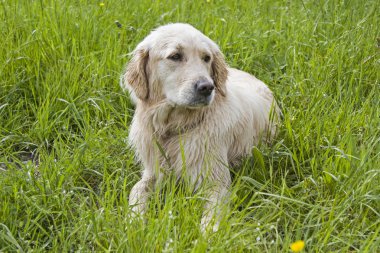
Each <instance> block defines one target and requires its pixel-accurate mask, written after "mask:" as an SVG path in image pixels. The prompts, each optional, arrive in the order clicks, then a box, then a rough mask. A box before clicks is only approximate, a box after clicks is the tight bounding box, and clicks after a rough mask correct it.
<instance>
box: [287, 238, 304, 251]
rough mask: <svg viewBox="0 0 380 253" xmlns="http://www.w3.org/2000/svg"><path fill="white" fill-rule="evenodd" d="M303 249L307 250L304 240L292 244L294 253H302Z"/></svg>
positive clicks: (291, 247)
mask: <svg viewBox="0 0 380 253" xmlns="http://www.w3.org/2000/svg"><path fill="white" fill-rule="evenodd" d="M303 248H305V242H304V241H302V240H298V241H295V242H293V243H292V244H290V249H291V250H292V251H293V252H300V251H301V250H303Z"/></svg>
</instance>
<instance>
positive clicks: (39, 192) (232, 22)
mask: <svg viewBox="0 0 380 253" xmlns="http://www.w3.org/2000/svg"><path fill="white" fill-rule="evenodd" d="M379 13H380V1H376V0H368V1H360V0H346V1H344V0H325V1H322V0H321V1H310V0H303V1H298V0H296V1H280V0H268V1H266V0H254V1H217V0H207V1H174V0H169V1H147V0H141V1H130V0H128V1H127V0H120V1H102V2H101V1H86V0H66V1H65V0H57V1H53V0H39V1H32V0H14V1H12V0H2V1H0V252H44V251H51V252H77V251H79V252H91V251H100V252H102V251H105V252H108V251H110V252H111V251H112V252H113V251H116V252H290V248H289V246H290V244H291V243H292V242H294V241H296V240H303V241H304V242H305V249H304V252H379V251H380V239H379V238H380V234H379V233H380V109H379V108H380V80H379V79H380V60H379V59H380V58H379V55H380V15H379ZM170 22H186V23H190V24H192V25H193V26H195V27H197V28H198V29H199V30H201V31H202V32H204V33H205V34H206V35H208V36H209V37H210V38H211V39H213V40H214V41H215V42H216V43H217V44H219V46H220V48H221V50H222V51H223V52H224V54H225V58H226V61H227V63H228V64H229V65H230V66H232V67H236V68H239V69H242V70H244V71H247V72H250V73H252V74H254V75H255V76H256V77H258V78H259V79H261V80H263V81H264V82H265V83H267V84H268V86H269V87H270V88H271V89H272V90H273V91H274V93H275V95H276V98H277V99H278V101H279V104H280V106H281V108H282V111H283V114H284V117H283V121H282V126H281V129H280V133H279V135H278V137H277V138H276V140H275V141H274V144H273V146H271V147H268V146H264V145H262V146H259V147H253V149H252V156H250V157H247V158H246V159H245V160H244V161H243V163H242V165H241V166H240V167H239V168H231V173H232V175H233V186H232V189H231V191H232V197H231V208H230V211H229V212H228V213H226V215H225V218H224V219H223V221H222V223H221V226H220V229H219V230H218V231H217V232H215V233H211V232H209V233H204V234H203V233H202V232H201V230H200V226H199V223H200V217H201V214H202V206H203V204H204V200H203V199H202V197H201V196H200V193H194V194H193V193H192V192H191V191H190V190H189V189H187V188H186V187H185V186H181V185H175V183H174V180H171V179H168V180H167V182H165V185H164V187H163V188H164V189H163V190H162V191H161V194H160V193H159V192H156V193H155V194H154V196H153V197H152V199H151V201H150V209H149V211H148V213H147V217H146V222H142V221H139V220H131V219H130V218H129V215H130V209H129V207H128V194H129V192H130V189H131V187H132V186H133V185H134V184H135V183H136V182H137V181H138V180H139V178H140V170H141V167H140V165H139V164H137V163H136V162H135V161H134V153H133V150H131V149H130V148H129V147H128V145H127V141H126V140H127V136H128V127H129V125H130V122H131V118H132V116H133V111H134V107H133V105H132V103H131V101H130V99H129V97H128V94H127V93H126V92H124V91H123V90H122V89H121V88H120V86H119V78H120V75H121V74H122V73H123V70H124V67H125V64H126V63H127V62H128V59H129V57H130V56H129V53H130V52H131V51H132V50H133V49H134V47H135V46H136V45H137V43H138V42H139V41H141V40H142V39H143V38H144V37H145V36H146V35H147V34H148V33H149V31H150V30H152V29H153V28H155V27H157V26H159V25H162V24H166V23H170Z"/></svg>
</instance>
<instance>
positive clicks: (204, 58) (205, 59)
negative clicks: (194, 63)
mask: <svg viewBox="0 0 380 253" xmlns="http://www.w3.org/2000/svg"><path fill="white" fill-rule="evenodd" d="M203 60H204V61H205V62H209V61H210V60H211V57H210V56H209V55H205V56H203Z"/></svg>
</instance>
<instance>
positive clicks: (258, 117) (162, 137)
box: [122, 24, 279, 229]
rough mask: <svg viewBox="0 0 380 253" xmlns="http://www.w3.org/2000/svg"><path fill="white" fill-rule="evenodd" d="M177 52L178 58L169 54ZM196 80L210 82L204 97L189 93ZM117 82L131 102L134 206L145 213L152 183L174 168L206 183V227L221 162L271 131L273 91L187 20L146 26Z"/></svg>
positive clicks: (222, 192)
mask: <svg viewBox="0 0 380 253" xmlns="http://www.w3.org/2000/svg"><path fill="white" fill-rule="evenodd" d="M178 52H179V53H180V55H181V57H182V59H181V60H180V61H177V60H173V59H172V56H173V55H174V54H176V53H178ZM206 56H209V57H210V60H209V61H207V57H206ZM200 79H201V80H207V81H209V82H211V83H213V85H214V86H215V90H214V91H213V92H212V94H211V95H210V97H209V99H210V101H208V102H205V103H206V104H205V103H200V102H199V101H197V98H196V94H195V93H194V84H195V83H196V82H197V81H198V80H200ZM122 85H123V86H124V87H125V88H127V89H128V90H129V91H130V94H131V97H132V99H133V101H134V102H135V104H136V111H135V115H134V117H133V121H132V125H131V127H130V133H129V141H130V144H131V146H132V147H133V148H134V149H135V151H136V155H137V157H138V160H139V161H140V162H141V163H142V166H143V169H144V170H143V173H142V178H141V180H140V181H139V182H138V183H137V184H136V185H135V186H134V187H133V188H132V190H131V193H130V198H129V203H130V205H131V207H132V210H133V212H134V213H136V214H141V213H144V211H145V210H146V206H147V202H148V199H149V195H150V193H151V192H152V191H153V189H154V187H155V185H156V184H159V183H160V181H161V180H162V179H163V178H164V177H165V176H166V175H167V173H175V175H177V176H178V177H186V179H187V180H188V181H189V182H191V183H192V184H193V185H194V187H195V189H197V188H198V186H199V185H200V184H201V183H205V184H207V185H208V187H207V188H206V189H208V191H207V198H208V202H207V203H206V206H205V211H204V216H203V218H202V221H201V224H202V228H203V229H205V228H206V227H207V226H208V225H209V223H210V222H211V221H212V219H213V217H214V216H215V215H217V214H218V212H217V209H218V204H219V203H221V202H225V201H227V200H228V192H229V187H230V184H231V177H230V172H229V169H228V166H229V165H231V164H234V163H236V162H237V161H239V159H241V158H242V157H243V156H245V155H249V154H250V152H251V149H252V147H253V146H255V145H257V144H258V143H259V142H260V141H264V142H265V141H270V140H271V139H272V138H273V137H274V135H275V132H276V124H274V123H273V121H272V120H271V119H272V118H274V119H277V118H278V114H279V109H278V107H277V105H276V102H275V101H274V98H273V95H272V92H271V91H270V90H269V88H268V87H267V86H266V85H265V84H264V83H263V82H261V81H260V80H258V79H256V78H255V77H254V76H252V75H250V74H248V73H246V72H243V71H240V70H237V69H234V68H229V67H228V66H227V65H226V63H225V61H224V59H223V55H222V53H221V52H220V50H219V48H218V46H217V45H216V44H215V43H214V42H213V41H211V40H210V39H209V38H208V37H206V36H205V35H203V34H202V33H201V32H199V31H198V30H196V29H195V28H194V27H192V26H190V25H188V24H169V25H166V26H162V27H159V28H158V29H156V30H154V31H153V32H152V33H150V34H149V35H148V36H147V37H146V38H145V39H144V40H143V41H142V42H141V43H140V44H139V45H138V46H137V47H136V49H135V50H134V52H133V54H132V59H131V61H130V62H129V64H128V65H127V70H126V73H125V75H124V82H123V84H122ZM207 103H208V104H207ZM162 151H164V152H165V153H164V154H163V153H162ZM183 154H184V156H185V157H184V158H183ZM218 219H219V218H217V220H216V222H215V226H214V229H216V228H217V226H218Z"/></svg>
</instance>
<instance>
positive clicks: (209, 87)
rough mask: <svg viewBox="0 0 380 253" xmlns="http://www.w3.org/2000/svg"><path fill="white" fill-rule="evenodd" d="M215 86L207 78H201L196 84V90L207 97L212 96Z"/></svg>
mask: <svg viewBox="0 0 380 253" xmlns="http://www.w3.org/2000/svg"><path fill="white" fill-rule="evenodd" d="M214 88H215V87H214V85H213V84H212V83H211V82H209V81H207V80H201V81H198V82H197V83H196V84H195V90H196V91H197V93H198V94H199V95H202V96H205V97H208V96H210V95H211V93H212V91H213V90H214Z"/></svg>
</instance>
